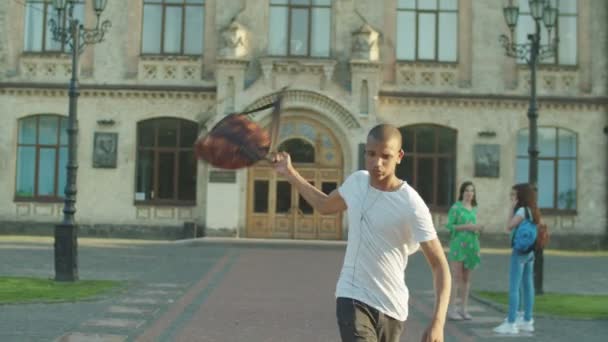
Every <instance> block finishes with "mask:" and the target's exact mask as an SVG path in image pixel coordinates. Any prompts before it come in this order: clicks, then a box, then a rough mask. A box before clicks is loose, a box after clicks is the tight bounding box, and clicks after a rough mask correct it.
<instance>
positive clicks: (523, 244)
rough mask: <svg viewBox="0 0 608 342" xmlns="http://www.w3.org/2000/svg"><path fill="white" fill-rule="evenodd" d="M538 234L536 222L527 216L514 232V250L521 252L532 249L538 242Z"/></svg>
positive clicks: (512, 244)
mask: <svg viewBox="0 0 608 342" xmlns="http://www.w3.org/2000/svg"><path fill="white" fill-rule="evenodd" d="M537 235H538V232H537V230H536V224H535V223H534V222H532V221H530V220H529V219H527V218H525V219H524V220H523V221H521V223H520V224H519V226H517V228H516V229H515V233H514V234H513V241H511V246H513V250H515V251H516V252H519V253H520V254H525V253H528V252H530V251H532V250H533V249H534V245H535V243H536V237H537Z"/></svg>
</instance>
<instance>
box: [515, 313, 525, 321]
mask: <svg viewBox="0 0 608 342" xmlns="http://www.w3.org/2000/svg"><path fill="white" fill-rule="evenodd" d="M523 322H524V312H523V311H517V316H516V317H515V324H522V323H523Z"/></svg>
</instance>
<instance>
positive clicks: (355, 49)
mask: <svg viewBox="0 0 608 342" xmlns="http://www.w3.org/2000/svg"><path fill="white" fill-rule="evenodd" d="M352 36H353V39H352V42H353V45H352V52H351V60H350V67H351V73H352V75H351V83H352V92H351V98H352V100H353V103H354V104H355V105H354V106H353V107H354V108H357V112H358V113H359V115H360V117H361V118H362V119H368V120H369V121H371V122H375V121H376V116H377V115H376V101H375V99H376V98H377V95H378V92H379V90H380V84H381V80H382V75H381V74H380V69H381V68H380V46H379V44H378V38H379V36H380V34H379V33H378V31H376V30H374V29H373V28H372V27H371V26H369V25H368V24H363V26H361V28H359V30H357V31H355V32H353V33H352ZM362 96H366V97H367V98H361V97H362ZM362 105H366V106H367V108H361V106H362Z"/></svg>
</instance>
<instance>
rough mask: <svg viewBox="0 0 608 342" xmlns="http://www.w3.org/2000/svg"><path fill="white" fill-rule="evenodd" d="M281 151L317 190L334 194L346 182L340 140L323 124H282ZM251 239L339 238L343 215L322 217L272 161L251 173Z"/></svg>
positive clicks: (304, 120)
mask: <svg viewBox="0 0 608 342" xmlns="http://www.w3.org/2000/svg"><path fill="white" fill-rule="evenodd" d="M278 146H279V147H278V150H279V151H286V152H288V153H289V154H290V156H291V158H292V162H293V164H294V165H295V167H296V168H297V169H298V171H299V172H300V174H301V175H302V177H304V178H306V179H307V180H308V181H309V182H310V183H311V184H313V185H314V186H315V187H316V188H317V189H319V190H321V191H323V192H324V193H327V194H328V193H330V192H331V191H333V190H334V189H336V188H337V186H338V185H339V184H340V183H341V181H342V169H343V166H344V164H343V157H342V150H341V147H340V145H339V144H338V140H337V139H336V138H335V136H334V135H333V134H332V132H331V131H330V130H329V129H328V128H327V127H325V126H324V125H322V124H320V123H319V122H317V121H314V120H311V119H307V118H296V117H293V118H289V117H288V118H285V119H284V120H283V122H282V124H281V131H280V136H279V145H278ZM246 232H247V237H255V238H284V239H320V240H339V239H341V238H342V234H341V233H342V215H341V214H333V215H321V214H320V213H319V212H317V211H316V210H313V208H312V207H311V206H310V205H309V204H308V203H307V202H306V201H305V200H304V198H302V196H300V194H299V193H298V191H297V190H296V188H295V187H293V186H292V185H291V184H289V182H287V180H286V179H285V178H283V177H281V176H280V175H278V174H277V173H276V172H275V171H274V170H273V169H272V167H271V165H270V164H269V163H267V162H265V161H264V162H260V163H258V164H256V166H254V167H252V168H250V169H249V171H248V185H247V228H246Z"/></svg>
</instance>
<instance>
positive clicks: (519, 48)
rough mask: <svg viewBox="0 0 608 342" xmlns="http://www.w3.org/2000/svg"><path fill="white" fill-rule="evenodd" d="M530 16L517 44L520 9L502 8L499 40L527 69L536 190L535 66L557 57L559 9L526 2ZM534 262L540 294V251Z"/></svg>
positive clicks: (541, 0)
mask: <svg viewBox="0 0 608 342" xmlns="http://www.w3.org/2000/svg"><path fill="white" fill-rule="evenodd" d="M528 3H529V6H530V15H531V16H532V18H533V19H534V26H535V31H534V33H531V34H528V42H527V43H520V44H518V43H517V42H516V41H515V38H514V32H515V27H516V26H517V19H518V17H519V6H517V5H515V4H513V0H509V3H508V4H507V5H506V6H505V7H504V8H503V14H504V17H505V21H506V22H507V26H508V27H509V31H510V36H509V37H507V36H506V35H504V34H503V35H501V36H500V38H499V40H500V42H501V43H502V46H503V47H504V48H505V51H506V54H507V56H509V57H513V58H517V59H519V60H524V61H526V64H527V65H528V67H529V68H530V103H529V105H528V121H529V141H528V155H529V159H530V160H529V161H530V165H529V170H528V180H529V182H530V184H531V185H532V186H533V187H534V188H535V189H538V187H537V182H538V126H537V119H538V106H537V102H536V69H537V67H538V63H539V62H541V61H542V60H544V59H548V58H552V57H554V56H555V55H556V50H557V43H558V38H557V34H556V37H555V38H554V39H553V40H551V31H552V29H553V28H554V27H555V23H556V20H557V15H558V9H557V7H556V6H551V0H529V1H528ZM541 23H542V24H543V25H544V26H545V28H546V29H547V32H548V37H547V38H548V40H547V41H548V43H547V44H544V45H543V44H541ZM534 253H535V256H536V259H535V261H534V288H535V289H536V293H538V294H542V293H543V251H542V249H541V250H537V251H535V252H534Z"/></svg>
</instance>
